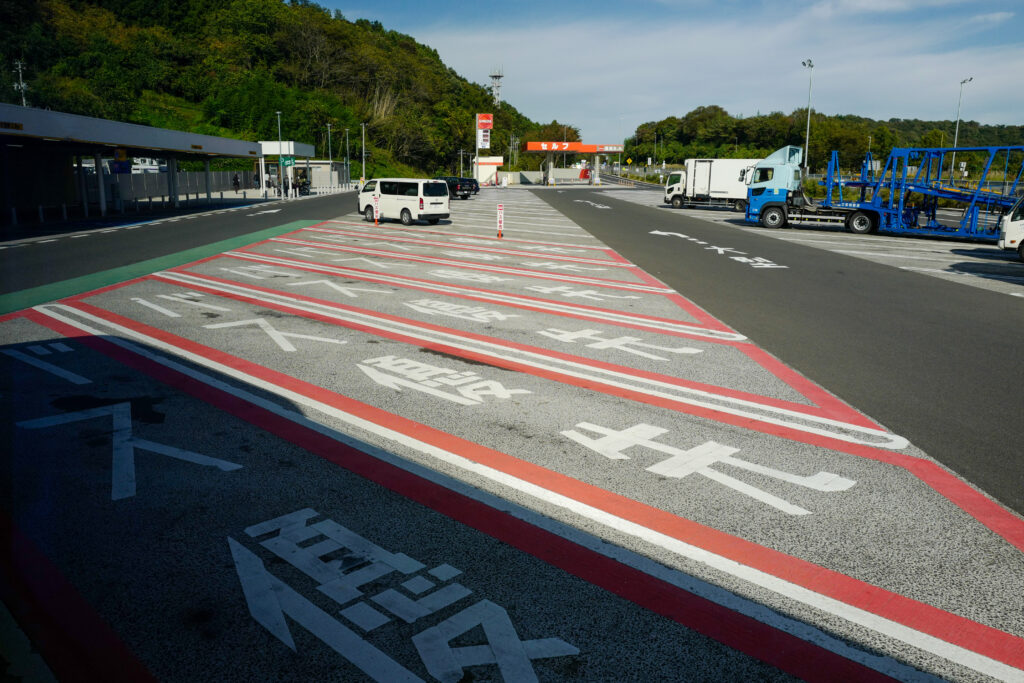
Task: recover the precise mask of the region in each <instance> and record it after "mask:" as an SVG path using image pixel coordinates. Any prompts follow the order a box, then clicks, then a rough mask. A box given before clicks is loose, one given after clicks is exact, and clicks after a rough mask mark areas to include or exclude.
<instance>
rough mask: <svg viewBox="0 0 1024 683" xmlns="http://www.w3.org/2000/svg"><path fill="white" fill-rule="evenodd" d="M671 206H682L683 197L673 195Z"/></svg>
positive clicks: (676, 207)
mask: <svg viewBox="0 0 1024 683" xmlns="http://www.w3.org/2000/svg"><path fill="white" fill-rule="evenodd" d="M672 208H673V209H681V208H683V198H682V197H680V196H679V195H676V196H675V197H673V198H672Z"/></svg>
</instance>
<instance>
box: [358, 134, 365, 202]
mask: <svg viewBox="0 0 1024 683" xmlns="http://www.w3.org/2000/svg"><path fill="white" fill-rule="evenodd" d="M359 125H360V126H362V128H363V174H362V175H361V176H359V183H360V187H362V182H363V180H365V179H366V124H365V123H360V124H359Z"/></svg>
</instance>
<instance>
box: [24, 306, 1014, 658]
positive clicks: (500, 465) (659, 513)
mask: <svg viewBox="0 0 1024 683" xmlns="http://www.w3.org/2000/svg"><path fill="white" fill-rule="evenodd" d="M39 309H40V310H43V311H46V310H47V309H46V308H45V307H39ZM73 309H77V310H79V311H81V312H83V313H86V314H88V315H93V316H96V317H97V318H98V319H100V320H106V321H109V322H111V323H113V324H115V325H120V326H122V327H123V328H124V329H125V330H128V331H134V332H135V333H137V334H141V335H144V336H146V337H149V338H150V339H151V341H150V342H148V343H153V342H160V343H162V344H166V345H169V346H171V347H174V350H175V351H176V352H180V353H181V355H186V356H187V355H192V356H194V357H195V358H200V359H207V360H209V361H212V362H213V363H215V364H217V365H218V368H219V370H220V371H221V372H224V373H225V374H229V375H231V374H233V373H234V372H238V373H244V374H245V375H248V376H250V377H252V378H256V379H259V380H261V381H262V382H265V383H268V384H272V385H274V386H277V387H280V388H282V389H284V390H286V391H288V392H293V393H294V394H296V395H299V396H305V397H308V398H310V399H312V400H313V401H316V402H319V403H322V404H324V405H326V406H331V407H332V408H334V409H336V410H339V411H342V412H344V413H346V414H349V415H352V416H355V417H357V418H359V419H362V420H367V421H369V422H372V423H374V424H378V425H380V426H382V427H384V428H385V429H388V430H392V431H394V432H398V433H401V434H405V435H408V436H410V437H411V438H414V439H416V440H418V441H420V442H423V443H425V444H429V445H430V446H433V447H436V448H440V449H443V450H444V451H447V452H450V453H454V454H457V455H458V456H460V457H462V458H466V459H467V460H470V461H472V462H476V463H479V464H482V465H485V466H487V467H489V468H493V469H495V470H497V471H499V472H503V473H506V474H509V475H511V476H513V477H515V478H516V479H518V480H520V481H523V482H530V483H533V484H535V485H537V486H539V487H541V488H542V489H544V490H546V491H550V492H553V493H557V494H558V495H562V496H565V497H567V498H569V499H572V500H574V501H578V502H580V503H583V504H585V505H587V506H590V507H592V508H595V509H597V510H601V511H605V512H607V513H608V514H611V515H613V516H615V517H617V518H619V519H622V520H628V521H630V522H633V523H636V524H638V525H640V526H642V527H644V528H646V529H651V530H654V531H656V532H657V533H660V534H663V535H665V536H667V537H670V538H674V539H678V540H679V541H682V542H684V543H686V544H691V545H694V546H696V547H699V548H702V549H704V550H706V551H708V552H710V553H713V554H714V555H716V556H718V557H722V558H727V559H728V560H730V561H732V562H735V563H736V564H738V565H742V566H745V567H749V568H753V569H756V570H757V571H759V572H763V573H764V574H766V575H768V576H772V577H776V578H778V579H782V580H783V581H786V582H789V583H792V584H795V585H797V586H802V587H804V588H806V589H808V590H810V591H813V592H814V593H815V594H818V595H821V596H826V597H828V598H832V599H835V600H837V601H840V602H842V603H845V604H847V605H851V606H853V607H855V608H858V609H860V610H864V611H866V612H869V613H871V614H874V615H877V616H879V617H882V618H883V619H885V620H889V621H891V622H895V623H896V624H900V625H903V626H906V627H908V628H910V629H912V630H914V631H916V632H918V633H922V634H927V635H930V636H932V637H934V638H937V639H940V640H942V641H944V642H946V643H950V644H953V645H955V646H957V647H959V648H964V649H967V650H971V651H973V652H976V653H979V654H981V655H982V656H984V657H987V658H990V659H992V660H995V661H997V662H1003V663H1005V664H1007V665H1009V666H1012V667H1016V668H1024V639H1022V638H1020V637H1018V636H1015V635H1012V634H1009V633H1005V632H1003V631H1000V630H998V629H995V628H992V627H990V626H986V625H984V624H980V623H978V622H975V621H972V620H970V619H966V618H964V617H961V616H958V615H955V614H951V613H949V612H946V611H943V610H940V609H938V608H936V607H933V606H931V605H927V604H925V603H922V602H919V601H916V600H913V599H910V598H906V597H904V596H902V595H899V594H896V593H893V592H891V591H887V590H884V589H882V588H878V587H876V586H873V585H871V584H868V583H866V582H863V581H860V580H858V579H854V578H852V577H849V576H846V575H844V574H841V573H839V572H836V571H833V570H830V569H827V568H824V567H821V566H818V565H815V564H813V563H810V562H807V561H805V560H801V559H799V558H796V557H793V556H790V555H786V554H784V553H780V552H778V551H775V550H771V549H769V548H765V547H762V546H759V545H757V544H755V543H752V542H750V541H747V540H745V539H742V538H739V537H736V536H731V535H729V534H726V533H723V532H720V531H718V530H716V529H713V528H710V527H707V526H704V525H701V524H698V523H696V522H693V521H691V520H687V519H684V518H681V517H678V516H676V515H673V514H671V513H668V512H666V511H664V510H660V509H657V508H653V507H650V506H648V505H645V504H642V503H639V502H637V501H634V500H631V499H629V498H626V497H624V496H620V495H618V494H615V493H612V492H610V491H606V490H604V489H601V488H599V487H596V486H593V485H590V484H586V483H583V482H580V481H578V480H576V479H573V478H571V477H568V476H566V475H562V474H560V473H558V472H553V471H551V470H548V469H546V468H543V467H540V466H538V465H534V464H532V463H527V462H523V461H521V460H519V459H517V458H515V457H513V456H511V455H508V454H505V453H501V452H499V451H495V450H493V449H489V448H485V447H483V446H480V445H478V444H475V443H472V442H469V441H465V440H463V439H461V438H459V437H456V436H453V435H451V434H447V433H445V432H441V431H439V430H436V429H433V428H431V427H428V426H426V425H422V424H419V423H416V422H413V421H411V420H408V419H406V418H403V417H401V416H397V415H392V414H390V413H387V412H385V411H382V410H380V409H377V408H374V407H373V406H369V405H367V404H364V403H361V402H359V401H355V400H353V399H349V398H347V397H344V396H340V395H338V394H336V393H334V392H331V391H328V390H326V389H323V388H321V387H318V386H316V385H312V384H309V383H307V382H304V381H301V380H298V379H295V378H292V377H289V376H287V375H285V374H283V373H279V372H277V371H274V370H270V369H267V368H264V367H262V366H259V365H256V364H254V363H251V362H249V361H246V360H244V359H241V358H237V357H235V356H232V355H230V354H227V353H224V352H222V351H218V350H216V349H211V348H209V347H205V346H203V345H200V344H197V343H195V342H191V341H189V340H186V339H183V338H180V337H177V336H176V335H173V334H170V333H168V332H165V331H162V330H158V329H156V328H151V327H149V326H146V325H143V324H141V323H137V322H135V321H132V320H129V319H127V318H123V317H121V316H118V315H116V314H113V313H109V312H106V311H103V310H101V309H98V308H96V307H94V306H91V305H89V304H84V303H79V304H77V306H75V307H73ZM29 315H30V316H31V319H33V320H36V321H37V322H40V324H43V325H45V326H47V327H50V328H51V329H54V330H55V331H57V332H60V333H61V334H64V335H65V336H75V335H77V334H80V332H81V330H79V329H78V328H75V327H72V326H70V325H66V324H63V323H59V322H56V321H54V320H50V319H47V316H44V315H42V314H41V313H38V312H32V313H30V314H29ZM92 343H105V342H102V340H99V339H97V340H94V341H92ZM240 379H244V378H240ZM887 455H889V454H887ZM897 457H898V456H897ZM903 459H906V460H916V459H914V458H906V457H904V458H903ZM919 462H921V464H922V465H925V466H929V467H930V469H931V470H933V471H934V472H935V476H936V478H937V479H938V478H941V477H942V476H943V475H945V477H946V478H945V480H944V482H943V484H944V488H946V489H947V491H948V490H949V489H952V488H955V487H960V488H961V489H966V491H960V492H954V493H956V495H958V496H959V495H980V494H976V492H973V490H971V489H970V488H969V487H967V486H966V485H965V484H963V483H961V482H959V480H957V479H955V477H952V476H950V475H948V474H945V473H944V472H942V471H941V470H940V469H939V468H938V467H937V466H935V465H932V464H931V463H927V462H925V461H919ZM908 469H909V468H908ZM942 492H943V491H942V490H941V489H940V493H942ZM947 497H949V496H948V495H947ZM954 502H955V501H954ZM995 512H997V513H998V512H1005V511H1001V509H999V508H997V509H996V510H995ZM980 521H983V523H984V520H980ZM1021 527H1022V525H1021V524H1020V522H1019V521H1017V522H1016V532H1017V534H1018V538H1017V540H1018V541H1020V536H1019V534H1020V531H1021ZM990 528H991V527H990ZM1008 540H1009V539H1008ZM1017 547H1018V548H1020V547H1021V546H1020V545H1018V546H1017Z"/></svg>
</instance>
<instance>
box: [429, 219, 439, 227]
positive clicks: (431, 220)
mask: <svg viewBox="0 0 1024 683" xmlns="http://www.w3.org/2000/svg"><path fill="white" fill-rule="evenodd" d="M440 220H441V219H440V218H428V219H427V222H428V223H430V224H431V225H437V224H438V222H440Z"/></svg>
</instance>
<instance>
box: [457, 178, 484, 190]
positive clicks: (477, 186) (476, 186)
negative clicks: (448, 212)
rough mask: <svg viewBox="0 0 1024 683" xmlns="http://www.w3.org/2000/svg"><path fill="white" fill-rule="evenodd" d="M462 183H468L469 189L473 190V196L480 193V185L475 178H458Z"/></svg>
mask: <svg viewBox="0 0 1024 683" xmlns="http://www.w3.org/2000/svg"><path fill="white" fill-rule="evenodd" d="M459 180H461V181H462V182H464V183H469V187H470V189H472V190H473V194H477V193H479V192H480V183H478V182H477V181H476V178H459Z"/></svg>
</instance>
